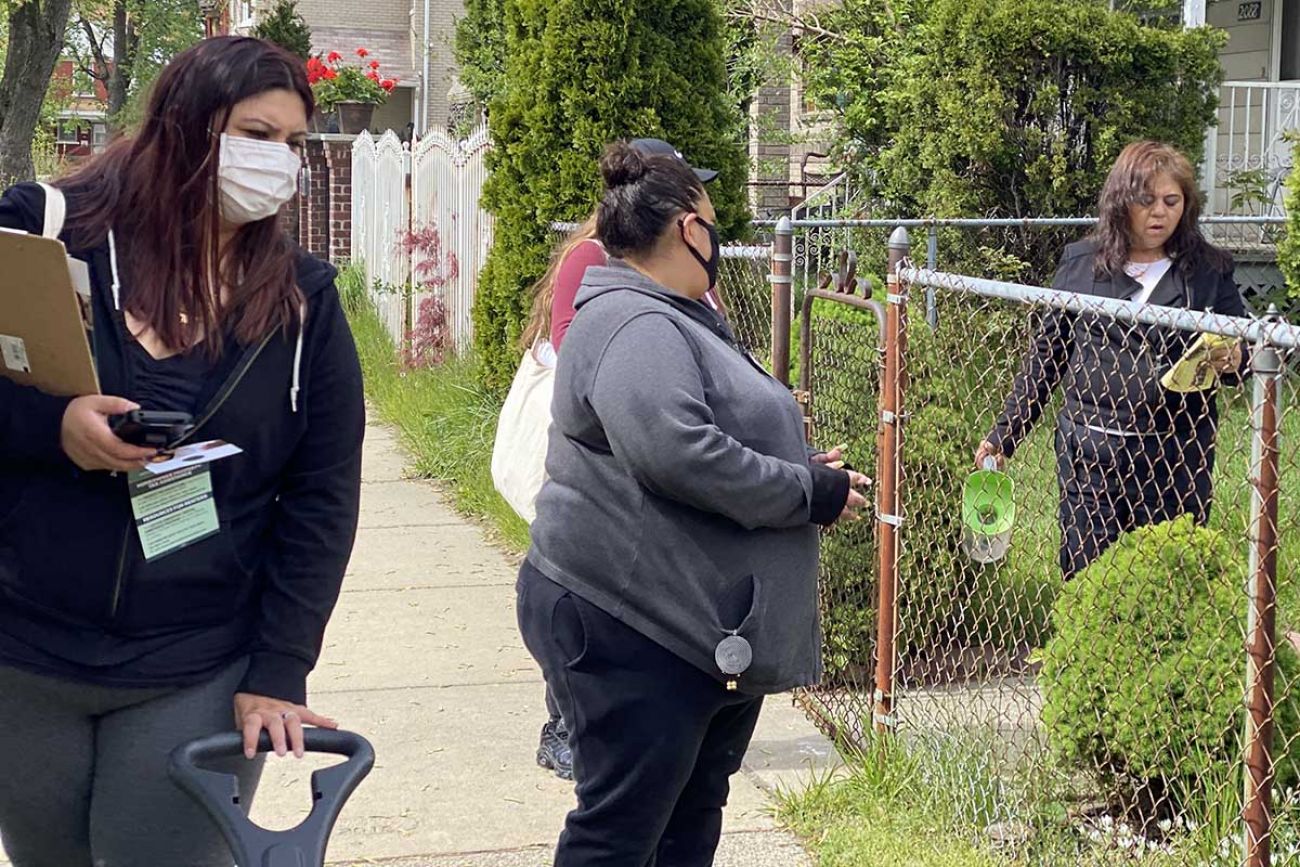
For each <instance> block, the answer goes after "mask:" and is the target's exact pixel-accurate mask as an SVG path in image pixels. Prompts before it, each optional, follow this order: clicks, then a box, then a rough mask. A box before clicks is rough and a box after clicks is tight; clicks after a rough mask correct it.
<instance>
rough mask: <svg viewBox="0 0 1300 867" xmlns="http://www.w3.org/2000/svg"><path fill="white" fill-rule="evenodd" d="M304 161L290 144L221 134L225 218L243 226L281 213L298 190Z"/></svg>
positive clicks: (220, 179) (220, 172) (220, 173)
mask: <svg viewBox="0 0 1300 867" xmlns="http://www.w3.org/2000/svg"><path fill="white" fill-rule="evenodd" d="M301 169H302V160H301V159H300V158H299V157H298V155H297V154H295V153H294V152H293V150H292V149H291V148H290V147H289V146H288V145H286V144H280V143H279V142H273V141H258V140H257V139H251V138H242V137H240V136H233V135H228V134H226V133H222V134H221V150H220V156H219V158H218V163H217V179H218V184H219V185H220V188H221V216H222V217H223V218H225V220H226V222H227V223H230V224H232V225H235V226H242V225H244V224H245V223H256V222H258V221H259V220H265V219H267V218H268V217H273V216H275V215H276V214H277V213H279V211H280V208H282V207H284V205H285V203H287V202H288V201H289V200H290V199H292V198H293V194H294V193H295V192H297V189H298V172H299V171H300V170H301Z"/></svg>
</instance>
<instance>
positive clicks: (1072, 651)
mask: <svg viewBox="0 0 1300 867" xmlns="http://www.w3.org/2000/svg"><path fill="white" fill-rule="evenodd" d="M1240 547H1241V546H1240V545H1232V544H1230V543H1229V541H1228V539H1227V538H1226V537H1225V536H1223V535H1221V534H1220V533H1218V532H1216V531H1214V530H1209V529H1205V528H1203V527H1198V526H1197V525H1196V524H1195V523H1194V522H1193V521H1192V519H1191V517H1190V516H1184V517H1182V518H1179V519H1177V520H1175V521H1170V522H1167V523H1164V524H1157V525H1153V526H1147V527H1141V528H1139V529H1137V530H1134V531H1132V532H1130V533H1127V534H1125V535H1124V536H1122V537H1121V538H1120V539H1119V540H1118V541H1117V542H1115V543H1114V544H1113V545H1111V547H1110V548H1109V549H1107V550H1106V551H1105V552H1104V553H1103V554H1102V555H1101V556H1100V557H1099V558H1098V559H1097V560H1096V561H1095V562H1094V563H1093V564H1092V565H1091V566H1089V567H1088V568H1087V569H1085V570H1084V571H1083V572H1082V573H1081V574H1080V575H1079V577H1078V578H1076V579H1075V580H1074V581H1073V582H1071V583H1070V584H1069V585H1068V586H1066V588H1065V589H1064V590H1062V592H1061V594H1060V595H1059V596H1058V597H1057V600H1056V604H1055V606H1054V607H1053V610H1052V627H1053V630H1054V635H1053V637H1052V639H1051V640H1050V641H1049V642H1048V643H1047V646H1046V648H1045V649H1044V651H1043V669H1042V676H1041V681H1042V685H1043V723H1044V725H1045V727H1046V729H1047V733H1048V736H1049V738H1050V741H1051V743H1052V745H1053V746H1054V747H1055V748H1056V750H1057V751H1058V752H1059V753H1060V755H1061V756H1062V758H1064V759H1065V760H1066V761H1068V762H1069V763H1071V764H1072V765H1074V766H1076V767H1078V768H1080V769H1082V770H1084V771H1087V772H1090V773H1092V774H1094V775H1096V777H1097V778H1098V779H1099V781H1100V782H1101V783H1102V785H1103V787H1104V791H1106V792H1107V793H1108V794H1109V795H1110V796H1111V797H1112V799H1114V800H1115V801H1116V802H1117V803H1118V804H1119V805H1121V806H1124V807H1127V808H1130V809H1139V810H1144V811H1147V812H1148V814H1149V812H1150V811H1151V810H1152V808H1161V807H1163V808H1165V809H1175V810H1177V809H1182V808H1183V807H1185V806H1187V805H1188V804H1194V803H1197V802H1203V799H1204V798H1205V797H1206V796H1207V795H1208V796H1210V797H1211V798H1213V796H1214V795H1215V794H1222V793H1215V792H1206V791H1204V789H1205V787H1206V786H1207V785H1231V786H1232V788H1233V789H1234V790H1235V789H1236V788H1237V786H1239V783H1223V782H1222V781H1223V780H1224V779H1225V778H1227V777H1229V776H1230V775H1228V774H1226V773H1225V772H1224V770H1225V769H1226V768H1230V767H1235V766H1236V764H1237V763H1238V762H1240V760H1241V756H1242V743H1241V734H1242V730H1243V725H1244V709H1243V708H1244V706H1243V701H1242V698H1243V688H1244V687H1243V685H1244V683H1245V666H1246V655H1245V651H1244V635H1245V630H1246V609H1247V598H1246V595H1245V593H1244V588H1245V586H1246V574H1245V571H1246V570H1245V569H1244V564H1243V563H1242V562H1241V559H1240V558H1239V557H1238V556H1237V553H1236V552H1237V550H1239V549H1240ZM1277 666H1278V674H1277V683H1278V690H1277V694H1278V695H1277V702H1276V706H1275V711H1274V720H1275V723H1276V730H1275V735H1274V739H1273V741H1274V744H1275V753H1274V768H1275V771H1276V778H1275V781H1274V785H1275V787H1276V791H1285V790H1286V789H1287V788H1288V787H1290V786H1293V785H1295V783H1296V781H1297V761H1298V760H1300V738H1297V737H1296V736H1297V735H1300V708H1298V707H1297V701H1296V697H1295V695H1294V694H1293V692H1292V691H1291V690H1290V689H1288V688H1287V686H1289V685H1290V684H1292V683H1294V682H1295V677H1296V675H1297V674H1300V657H1297V655H1296V652H1295V650H1294V649H1293V648H1292V647H1291V644H1290V643H1289V642H1287V641H1281V642H1279V644H1278V647H1277Z"/></svg>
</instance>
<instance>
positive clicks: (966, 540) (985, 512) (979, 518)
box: [961, 458, 1016, 563]
mask: <svg viewBox="0 0 1300 867" xmlns="http://www.w3.org/2000/svg"><path fill="white" fill-rule="evenodd" d="M1015 494H1016V483H1015V482H1013V481H1011V477H1010V476H1008V475H1007V474H1006V473H1003V472H999V471H998V469H997V461H996V460H994V459H993V458H985V459H984V469H981V470H976V471H975V472H973V473H971V474H970V476H968V477H967V479H966V485H965V487H964V488H963V489H962V495H961V522H962V545H963V547H965V549H966V554H967V555H968V556H969V557H970V558H971V559H972V560H974V561H975V562H976V563H996V562H998V561H999V560H1001V559H1002V558H1003V557H1005V556H1007V549H1008V548H1010V547H1011V528H1012V527H1014V526H1015V523H1016V498H1015Z"/></svg>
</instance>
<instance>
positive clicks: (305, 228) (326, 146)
mask: <svg viewBox="0 0 1300 867" xmlns="http://www.w3.org/2000/svg"><path fill="white" fill-rule="evenodd" d="M306 157H307V185H306V186H307V193H306V195H305V196H304V195H299V196H297V197H296V198H295V199H294V201H295V202H296V203H297V208H298V211H297V213H296V214H295V215H292V216H287V217H286V221H285V222H286V227H291V226H293V225H294V223H295V222H296V224H297V227H298V229H297V232H298V234H297V238H298V243H299V244H300V245H301V246H302V248H303V249H304V250H306V251H307V252H308V253H311V254H312V255H313V256H319V257H320V258H322V259H328V260H330V261H331V262H335V263H338V262H343V261H345V260H347V259H350V258H351V257H352V136H341V135H329V136H315V135H314V136H311V137H310V138H309V139H308V140H307V151H306Z"/></svg>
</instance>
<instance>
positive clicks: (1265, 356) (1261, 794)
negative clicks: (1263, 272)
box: [1242, 311, 1282, 867]
mask: <svg viewBox="0 0 1300 867" xmlns="http://www.w3.org/2000/svg"><path fill="white" fill-rule="evenodd" d="M1273 312H1274V313H1275V312H1276V311H1273ZM1251 367H1252V368H1253V371H1254V399H1253V401H1252V404H1253V405H1252V425H1251V427H1252V428H1253V437H1252V440H1253V442H1252V446H1251V486H1252V489H1253V490H1252V492H1251V498H1250V511H1251V516H1250V571H1249V575H1248V579H1247V580H1248V581H1249V590H1248V594H1249V605H1250V607H1249V614H1248V616H1247V621H1246V710H1247V714H1246V738H1245V745H1246V756H1245V763H1246V767H1245V771H1246V773H1245V796H1244V799H1243V801H1242V823H1243V834H1244V840H1243V844H1244V850H1245V859H1244V863H1245V867H1268V865H1269V864H1270V863H1271V860H1272V857H1271V856H1272V851H1271V850H1272V840H1271V839H1270V838H1271V834H1272V819H1273V815H1272V814H1273V805H1272V786H1273V779H1274V774H1273V723H1274V719H1273V710H1274V704H1273V680H1274V673H1275V661H1276V644H1275V637H1276V635H1275V633H1276V629H1277V554H1278V486H1279V474H1280V468H1279V461H1280V454H1281V449H1280V441H1279V440H1280V438H1279V418H1280V415H1281V406H1280V398H1281V388H1280V383H1281V374H1282V359H1281V356H1280V354H1279V352H1278V350H1277V349H1276V348H1274V347H1271V346H1264V345H1261V346H1259V347H1258V348H1256V349H1255V351H1254V353H1253V355H1252V357H1251Z"/></svg>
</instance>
